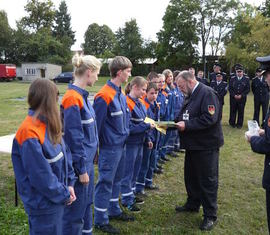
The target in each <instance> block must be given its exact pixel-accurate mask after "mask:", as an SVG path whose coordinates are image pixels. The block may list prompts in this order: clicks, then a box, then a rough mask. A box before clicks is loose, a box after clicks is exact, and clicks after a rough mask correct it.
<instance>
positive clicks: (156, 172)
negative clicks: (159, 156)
mask: <svg viewBox="0 0 270 235" xmlns="http://www.w3.org/2000/svg"><path fill="white" fill-rule="evenodd" d="M154 173H155V174H163V170H161V169H155V170H154Z"/></svg>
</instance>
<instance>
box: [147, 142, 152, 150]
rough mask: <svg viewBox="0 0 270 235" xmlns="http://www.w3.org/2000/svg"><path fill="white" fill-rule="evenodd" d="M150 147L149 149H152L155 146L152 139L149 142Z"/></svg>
mask: <svg viewBox="0 0 270 235" xmlns="http://www.w3.org/2000/svg"><path fill="white" fill-rule="evenodd" d="M148 148H149V149H152V148H153V142H152V141H150V142H148Z"/></svg>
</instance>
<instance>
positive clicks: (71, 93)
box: [62, 89, 83, 109]
mask: <svg viewBox="0 0 270 235" xmlns="http://www.w3.org/2000/svg"><path fill="white" fill-rule="evenodd" d="M62 106H63V107H64V109H67V108H69V107H71V106H79V108H80V109H81V108H82V107H83V98H82V96H81V94H80V93H78V92H77V91H75V90H72V89H70V90H67V92H66V93H65V95H64V97H63V99H62Z"/></svg>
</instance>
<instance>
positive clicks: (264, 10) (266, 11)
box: [260, 0, 270, 18]
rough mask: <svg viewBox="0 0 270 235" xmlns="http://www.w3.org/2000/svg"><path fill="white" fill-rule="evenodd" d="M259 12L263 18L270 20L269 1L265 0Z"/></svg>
mask: <svg viewBox="0 0 270 235" xmlns="http://www.w3.org/2000/svg"><path fill="white" fill-rule="evenodd" d="M260 10H261V12H262V14H263V15H264V16H266V17H268V18H270V0H265V1H264V3H263V4H262V6H261V7H260Z"/></svg>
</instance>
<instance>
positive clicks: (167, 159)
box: [161, 156, 171, 161]
mask: <svg viewBox="0 0 270 235" xmlns="http://www.w3.org/2000/svg"><path fill="white" fill-rule="evenodd" d="M161 159H162V160H163V161H171V160H170V159H169V158H167V157H166V156H164V157H161Z"/></svg>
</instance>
